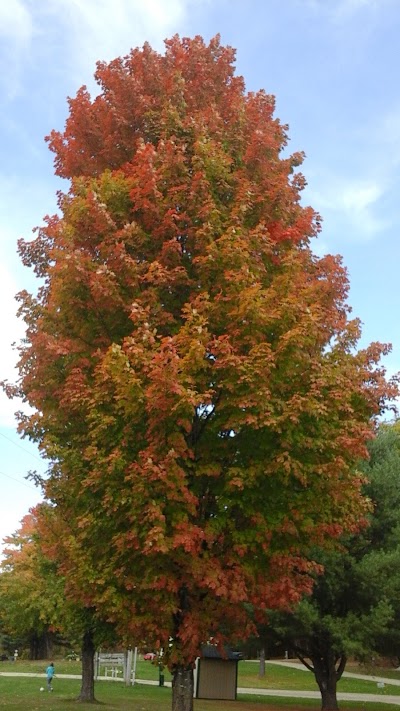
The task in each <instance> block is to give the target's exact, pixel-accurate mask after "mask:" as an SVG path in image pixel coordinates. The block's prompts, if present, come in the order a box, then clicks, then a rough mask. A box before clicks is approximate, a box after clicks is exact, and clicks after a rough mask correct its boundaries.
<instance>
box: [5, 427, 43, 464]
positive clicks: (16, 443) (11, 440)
mask: <svg viewBox="0 0 400 711" xmlns="http://www.w3.org/2000/svg"><path fill="white" fill-rule="evenodd" d="M0 436H1V437H4V439H8V441H9V442H11V444H13V445H14V446H15V447H19V449H22V451H23V452H26V453H27V454H30V455H31V457H33V458H34V459H37V461H38V462H43V460H42V459H40V458H39V457H37V456H36V454H32V452H30V451H29V449H25V447H23V446H22V445H21V444H18V442H14V440H13V439H11V437H7V435H5V434H3V432H0Z"/></svg>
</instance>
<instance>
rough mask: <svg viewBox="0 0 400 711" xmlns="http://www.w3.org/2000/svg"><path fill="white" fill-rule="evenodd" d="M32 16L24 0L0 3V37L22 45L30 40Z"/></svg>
mask: <svg viewBox="0 0 400 711" xmlns="http://www.w3.org/2000/svg"><path fill="white" fill-rule="evenodd" d="M31 35H32V18H31V15H30V12H29V9H28V8H27V6H26V4H25V3H24V0H7V2H2V3H0V37H1V38H2V39H3V40H6V41H9V42H11V44H14V45H15V44H17V45H23V44H26V43H27V42H28V41H30V38H31Z"/></svg>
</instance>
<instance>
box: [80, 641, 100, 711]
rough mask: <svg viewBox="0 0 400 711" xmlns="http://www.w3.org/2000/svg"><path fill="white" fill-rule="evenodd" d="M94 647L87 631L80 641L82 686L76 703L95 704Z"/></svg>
mask: <svg viewBox="0 0 400 711" xmlns="http://www.w3.org/2000/svg"><path fill="white" fill-rule="evenodd" d="M95 651H96V650H95V646H94V641H93V634H92V631H91V630H87V631H86V632H85V633H84V635H83V640H82V684H81V691H80V694H79V696H78V701H86V702H89V703H96V699H95V697H94V653H95Z"/></svg>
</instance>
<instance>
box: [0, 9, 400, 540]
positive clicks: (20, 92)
mask: <svg viewBox="0 0 400 711" xmlns="http://www.w3.org/2000/svg"><path fill="white" fill-rule="evenodd" d="M399 31H400V3H399V2H398V0H284V1H283V0H146V2H143V0H40V2H38V0H3V2H2V3H0V156H1V160H0V298H1V309H0V329H1V330H0V332H1V339H2V340H1V349H0V379H2V378H8V379H10V380H13V378H14V377H15V372H14V371H13V364H14V362H15V359H16V356H15V352H13V350H12V349H11V347H10V344H11V343H12V342H13V341H18V339H19V338H20V337H21V336H22V335H23V328H22V325H21V324H18V322H17V320H16V318H15V310H16V303H15V301H14V294H15V293H16V292H17V291H18V290H19V289H22V288H27V289H28V290H34V289H35V283H34V280H33V279H32V276H31V274H30V273H29V272H28V271H27V270H25V269H23V268H22V266H21V265H20V263H19V260H18V257H17V254H16V240H17V239H18V237H20V236H23V237H25V238H29V237H30V235H31V230H32V228H33V227H34V226H35V225H39V224H41V221H42V217H43V216H44V215H45V214H47V213H50V214H51V213H52V212H54V211H55V204H56V201H55V193H56V191H57V190H58V189H60V188H61V189H66V187H67V186H66V184H63V183H62V182H61V181H59V180H58V179H56V178H55V177H54V175H53V165H52V160H53V159H52V155H51V154H50V152H49V151H48V149H47V147H46V144H45V143H44V140H43V139H44V136H45V135H46V134H48V133H49V132H50V130H51V129H52V128H56V129H62V128H63V126H64V122H65V118H66V115H67V103H66V97H67V96H68V95H70V96H74V95H75V93H76V91H77V89H78V88H79V86H81V85H82V84H87V86H88V87H89V89H90V90H92V91H95V85H94V83H93V78H92V77H93V72H94V69H95V62H96V60H98V59H102V60H109V59H112V58H114V57H116V56H119V55H123V54H126V53H128V51H129V49H130V48H131V47H133V46H137V45H142V44H143V42H144V41H146V40H148V41H149V42H150V43H151V44H152V45H153V47H155V48H156V49H159V50H160V51H162V49H163V39H164V38H165V37H169V36H171V35H173V34H175V33H179V34H180V35H184V36H192V35H195V34H201V35H203V37H205V38H206V39H209V38H210V37H212V36H213V35H215V34H216V33H217V32H219V33H220V34H221V38H222V42H223V44H230V45H232V46H233V47H235V48H236V49H237V71H238V73H240V74H243V76H244V77H245V80H246V85H247V88H248V89H249V90H257V89H260V88H264V89H265V90H266V91H267V92H268V93H272V94H275V96H276V99H277V111H276V113H277V116H278V117H279V118H280V119H281V121H282V122H284V123H288V124H289V126H290V129H289V135H290V137H291V143H290V148H291V150H293V151H297V150H304V151H305V152H306V154H307V159H306V162H305V164H304V166H303V172H304V174H305V176H306V178H307V180H308V187H307V189H306V192H305V195H304V200H305V202H307V203H308V204H311V205H312V206H313V207H314V208H315V209H317V210H318V211H319V212H320V213H321V214H322V216H323V218H324V227H323V232H322V235H321V237H320V239H319V240H318V242H316V244H315V249H316V251H318V252H319V253H324V252H331V253H339V254H342V255H343V259H344V263H345V264H346V266H347V267H348V270H349V275H350V281H351V291H350V299H349V300H350V304H351V305H352V307H353V311H354V314H355V315H357V316H359V317H360V318H361V320H362V322H363V324H364V327H363V338H362V345H365V344H367V343H369V342H370V341H375V340H380V341H383V342H390V343H392V344H393V352H392V354H391V355H390V356H388V357H387V359H386V366H387V368H388V371H389V372H390V373H394V372H395V371H397V370H400V333H399V330H398V325H397V314H398V313H399V310H400V289H399V288H398V287H397V283H398V265H399V257H400V246H399V240H398V230H399V226H400V201H399V199H398V187H399V183H400V180H399V178H400V92H399V88H398V74H399V70H400V55H399V52H398V37H399ZM15 409H16V405H15V403H9V402H8V401H7V400H6V398H5V397H4V396H3V395H2V396H1V397H0V448H1V449H0V451H1V460H0V486H1V499H0V501H1V504H0V506H1V509H0V540H1V539H2V538H3V537H4V536H6V535H8V534H10V533H12V532H13V531H14V530H15V529H16V528H17V527H18V524H19V521H20V519H21V518H22V517H23V516H24V514H25V513H26V512H27V511H28V509H29V507H30V506H32V505H34V504H35V503H36V502H37V501H38V500H39V499H40V496H39V493H38V492H37V491H35V489H34V487H33V485H32V484H30V483H29V482H26V481H25V479H24V476H25V475H26V473H27V471H29V470H32V469H37V470H39V471H43V470H44V469H45V466H44V463H43V462H41V461H40V459H39V458H38V453H37V451H36V450H35V448H34V447H33V446H32V445H30V443H29V442H26V441H22V442H21V440H19V438H18V435H17V434H16V430H15V420H14V417H13V412H14V410H15Z"/></svg>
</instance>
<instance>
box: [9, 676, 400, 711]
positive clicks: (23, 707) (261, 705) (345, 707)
mask: <svg viewBox="0 0 400 711" xmlns="http://www.w3.org/2000/svg"><path fill="white" fill-rule="evenodd" d="M40 686H41V679H36V678H26V677H0V709H7V710H8V709H9V710H10V711H69V710H71V711H72V710H73V709H77V711H78V709H79V711H89V710H90V711H93V705H91V704H82V703H79V704H76V702H75V699H76V696H77V694H78V692H79V686H80V684H79V681H77V680H71V679H60V678H59V679H56V680H55V682H54V691H53V692H52V693H48V692H47V691H44V692H41V691H40ZM96 698H97V700H98V701H99V702H100V705H99V708H101V709H102V711H170V709H171V689H170V688H166V687H164V688H159V687H158V686H143V685H140V684H137V685H135V686H134V687H125V686H124V685H123V684H115V683H112V682H106V681H99V682H97V684H96ZM320 706H321V704H320V701H319V700H318V699H315V700H303V699H296V698H294V699H287V698H284V699H279V698H272V697H271V698H268V697H261V696H259V697H258V696H249V697H245V696H242V697H240V698H239V700H238V701H237V702H232V701H206V700H202V699H195V701H194V709H195V711H232V709H233V708H234V709H235V711H261V710H262V711H285V709H287V711H313V710H315V711H317V709H319V708H320ZM340 708H341V711H361V709H362V711H399V707H398V706H393V705H391V704H369V703H368V704H363V705H362V706H361V705H360V704H359V703H349V702H346V703H342V704H341V706H340Z"/></svg>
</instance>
